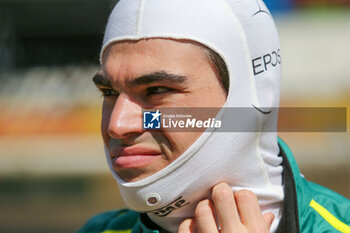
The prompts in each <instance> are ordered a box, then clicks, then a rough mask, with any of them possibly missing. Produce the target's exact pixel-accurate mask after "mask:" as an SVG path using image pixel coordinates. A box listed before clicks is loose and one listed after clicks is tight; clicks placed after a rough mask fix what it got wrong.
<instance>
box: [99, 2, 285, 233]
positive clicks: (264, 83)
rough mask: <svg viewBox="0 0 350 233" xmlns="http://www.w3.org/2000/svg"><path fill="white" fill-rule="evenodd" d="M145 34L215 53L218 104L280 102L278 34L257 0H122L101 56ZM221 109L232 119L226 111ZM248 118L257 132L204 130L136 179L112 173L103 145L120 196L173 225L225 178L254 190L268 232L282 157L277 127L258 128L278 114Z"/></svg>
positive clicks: (278, 198)
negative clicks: (219, 70)
mask: <svg viewBox="0 0 350 233" xmlns="http://www.w3.org/2000/svg"><path fill="white" fill-rule="evenodd" d="M145 38H170V39H186V40H192V41H195V42H197V43H200V44H202V45H204V46H206V47H208V48H210V49H212V50H213V51H215V52H216V53H217V54H219V55H220V56H221V58H222V59H223V60H224V62H225V64H226V66H227V69H228V73H229V77H230V85H229V92H228V96H227V100H226V102H225V104H224V106H223V107H252V106H256V107H266V108H271V107H278V105H279V85H280V73H281V67H280V63H281V57H280V47H279V38H278V34H277V31H276V28H275V25H274V22H273V19H272V17H271V14H270V13H269V11H268V10H267V8H266V6H265V5H264V3H263V2H262V1H261V0H215V1H214V0H176V1H173V0H121V1H119V2H118V4H117V5H116V7H115V8H114V10H113V11H112V13H111V16H110V18H109V21H108V24H107V27H106V32H105V37H104V41H103V47H102V50H101V57H102V56H103V52H104V51H105V49H106V48H107V47H108V46H109V45H110V44H112V43H114V42H117V41H122V40H140V39H145ZM219 114H220V113H219ZM219 117H220V119H221V120H222V121H223V122H230V121H232V119H230V118H229V117H228V116H227V115H225V114H221V115H220V116H219ZM242 120H246V119H242ZM249 120H250V121H251V124H252V125H253V127H254V128H255V129H256V131H255V132H230V133H227V132H215V131H214V132H209V131H205V132H204V133H203V134H202V135H201V136H200V137H199V138H198V139H197V140H196V141H195V142H194V143H193V144H192V145H191V146H190V147H189V148H188V149H187V150H186V151H185V152H184V153H183V154H182V155H181V156H180V157H178V158H177V159H176V160H175V161H174V162H172V163H171V164H170V165H168V166H167V167H166V168H164V169H162V170H160V171H159V172H157V173H156V174H153V175H151V176H149V177H147V178H145V179H142V180H139V181H136V182H125V181H123V180H122V179H121V178H120V177H118V175H117V174H116V173H115V172H114V170H113V165H112V163H111V160H110V157H109V155H108V150H105V151H106V157H107V162H108V164H109V167H110V169H111V171H112V174H113V176H114V178H115V179H116V180H117V182H118V186H119V190H120V192H121V194H122V197H123V199H124V201H125V203H126V204H127V205H128V206H129V207H130V208H131V209H133V210H136V211H139V212H147V214H148V216H149V217H150V218H151V219H152V220H153V221H154V222H155V223H157V224H158V225H160V226H161V227H163V228H164V229H166V230H168V231H170V232H176V231H177V228H178V226H179V224H180V223H181V222H182V221H183V220H184V219H185V218H189V217H193V214H194V208H195V206H196V205H197V203H198V202H199V201H200V200H203V199H205V198H209V197H210V190H211V188H212V187H213V186H214V185H215V184H217V183H220V182H226V183H228V184H229V186H230V187H231V188H232V190H233V191H239V190H241V189H248V190H251V191H252V192H254V193H255V194H256V195H257V197H258V200H259V205H260V206H261V209H262V211H263V213H266V212H272V213H273V214H274V215H275V220H274V222H273V224H272V227H271V232H274V231H275V230H276V228H277V225H278V223H279V220H280V217H281V207H282V202H283V197H284V194H283V187H282V179H281V178H282V177H281V174H282V167H281V163H282V159H281V158H280V157H278V153H279V149H278V145H277V134H276V132H264V128H265V127H267V125H268V123H269V124H271V121H275V120H276V119H275V118H274V119H272V118H271V119H270V118H269V117H266V116H265V117H263V115H262V113H261V112H258V111H256V115H254V116H252V117H251V119H249ZM272 124H277V122H272ZM208 174H210V175H208ZM150 200H152V201H150Z"/></svg>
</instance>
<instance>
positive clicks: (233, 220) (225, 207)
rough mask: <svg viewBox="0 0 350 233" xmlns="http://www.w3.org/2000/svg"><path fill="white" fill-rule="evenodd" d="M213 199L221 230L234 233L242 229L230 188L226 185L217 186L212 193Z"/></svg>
mask: <svg viewBox="0 0 350 233" xmlns="http://www.w3.org/2000/svg"><path fill="white" fill-rule="evenodd" d="M212 199H213V202H214V205H215V210H216V214H217V215H218V218H219V222H220V226H221V228H222V229H225V231H227V232H234V231H237V230H238V229H240V226H241V225H242V224H241V221H240V219H239V215H238V212H237V207H236V204H235V199H234V196H233V192H232V190H231V188H230V186H228V185H227V184H226V183H220V184H217V185H215V186H214V187H213V191H212Z"/></svg>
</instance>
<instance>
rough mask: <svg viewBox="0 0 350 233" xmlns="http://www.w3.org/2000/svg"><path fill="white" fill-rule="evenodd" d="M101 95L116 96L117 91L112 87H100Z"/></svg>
mask: <svg viewBox="0 0 350 233" xmlns="http://www.w3.org/2000/svg"><path fill="white" fill-rule="evenodd" d="M101 92H102V96H118V95H119V92H117V91H115V90H113V89H101Z"/></svg>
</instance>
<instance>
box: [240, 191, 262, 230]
mask: <svg viewBox="0 0 350 233" xmlns="http://www.w3.org/2000/svg"><path fill="white" fill-rule="evenodd" d="M234 197H235V200H236V205H237V209H238V212H239V215H240V216H241V222H242V224H243V225H244V226H245V227H246V228H248V229H251V230H254V229H265V228H266V224H265V221H264V218H263V216H262V214H261V210H260V206H259V204H258V198H257V197H256V195H255V194H254V193H253V192H251V191H248V190H241V191H238V192H236V193H235V194H234Z"/></svg>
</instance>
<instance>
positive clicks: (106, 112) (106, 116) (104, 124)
mask: <svg viewBox="0 0 350 233" xmlns="http://www.w3.org/2000/svg"><path fill="white" fill-rule="evenodd" d="M112 111H113V108H112V107H110V106H108V105H107V104H105V103H103V106H102V118H101V134H102V138H103V141H104V142H105V144H106V145H107V146H108V141H109V139H110V136H109V134H108V127H109V124H110V123H111V122H110V118H111V115H112Z"/></svg>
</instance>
